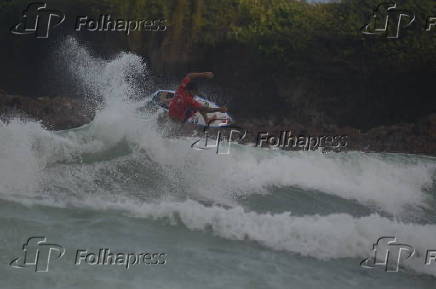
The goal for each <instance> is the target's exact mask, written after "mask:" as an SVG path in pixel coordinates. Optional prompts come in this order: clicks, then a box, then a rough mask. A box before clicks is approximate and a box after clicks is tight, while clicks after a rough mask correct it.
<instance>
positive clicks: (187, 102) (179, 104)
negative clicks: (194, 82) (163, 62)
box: [169, 77, 202, 121]
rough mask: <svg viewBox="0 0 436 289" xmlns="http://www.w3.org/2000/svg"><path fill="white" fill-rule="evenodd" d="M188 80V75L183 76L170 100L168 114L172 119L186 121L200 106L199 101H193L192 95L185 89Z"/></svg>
mask: <svg viewBox="0 0 436 289" xmlns="http://www.w3.org/2000/svg"><path fill="white" fill-rule="evenodd" d="M190 81H191V79H190V78H189V77H185V78H183V80H182V83H181V84H180V86H179V88H178V89H177V90H176V93H175V96H174V98H173V99H172V100H171V102H170V105H169V115H170V117H171V118H173V119H177V120H180V121H186V120H187V119H188V118H190V117H191V116H192V115H193V114H194V113H195V111H196V110H197V108H199V107H202V105H201V103H199V102H197V101H195V100H194V99H193V95H192V94H190V93H188V92H187V91H186V90H185V89H186V85H187V84H188V83H189V82H190Z"/></svg>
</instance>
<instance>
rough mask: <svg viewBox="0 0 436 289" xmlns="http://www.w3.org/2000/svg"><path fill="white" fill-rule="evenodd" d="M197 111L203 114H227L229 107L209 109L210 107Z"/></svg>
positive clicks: (202, 107)
mask: <svg viewBox="0 0 436 289" xmlns="http://www.w3.org/2000/svg"><path fill="white" fill-rule="evenodd" d="M197 110H198V111H199V112H200V113H201V114H203V113H212V112H227V107H225V106H223V107H208V106H201V107H198V108H197Z"/></svg>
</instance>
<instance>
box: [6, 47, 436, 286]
mask: <svg viewBox="0 0 436 289" xmlns="http://www.w3.org/2000/svg"><path fill="white" fill-rule="evenodd" d="M56 55H57V57H58V58H59V60H60V61H64V62H65V64H66V67H67V68H68V69H67V70H66V71H65V73H68V74H69V77H71V79H73V80H74V81H75V83H77V85H78V89H82V90H83V91H86V97H89V98H92V99H93V100H94V101H96V102H99V104H100V110H99V111H98V112H97V115H96V117H95V119H94V120H93V121H92V122H91V123H90V124H88V125H85V126H83V127H80V128H76V129H71V130H66V131H60V132H52V131H48V130H46V129H45V128H44V127H43V126H42V125H41V124H40V123H38V122H35V121H32V120H25V119H20V118H16V119H11V120H10V121H8V122H7V123H6V122H1V123H0V232H1V233H0V280H1V283H0V284H1V286H0V287H1V288H8V289H14V288H17V289H18V288H19V289H22V288H193V289H194V288H301V289H306V288H338V289H340V288H371V287H377V288H395V289H401V288H434V286H435V284H436V283H435V282H436V264H432V265H427V266H426V265H425V264H424V263H425V262H424V259H425V254H426V252H427V250H435V249H436V214H435V210H434V205H435V193H436V184H435V179H436V178H435V176H436V159H435V158H433V157H427V156H415V155H406V154H376V153H371V154H370V153H360V152H348V153H331V154H330V153H328V154H323V153H321V152H317V151H315V152H287V151H277V150H268V149H257V148H253V147H249V146H239V145H234V146H232V149H231V153H230V154H229V155H217V154H215V153H214V152H213V151H212V150H203V151H198V150H193V149H192V148H191V144H192V143H193V142H194V141H195V140H196V139H197V138H194V137H168V136H167V134H166V133H165V127H162V126H160V125H158V123H157V117H158V116H157V114H156V113H151V112H144V111H143V110H141V109H139V108H140V107H142V106H143V101H142V100H139V101H138V99H141V96H143V94H144V91H145V89H144V87H143V85H144V84H143V83H142V84H140V85H139V84H138V82H137V80H138V79H141V78H147V75H148V73H149V72H148V69H147V64H146V63H144V62H143V61H142V59H141V58H140V57H138V56H136V55H134V54H129V53H121V54H119V55H118V56H117V57H115V58H113V59H109V60H107V59H106V60H104V59H100V58H98V57H95V56H93V55H92V53H91V52H90V51H89V50H88V49H87V48H86V47H84V46H82V45H81V44H79V43H78V42H77V41H76V40H74V39H72V38H70V39H67V40H66V41H65V42H64V43H62V44H61V45H60V47H59V48H58V51H57V52H56ZM146 86H147V87H146V88H147V89H149V90H152V89H153V88H154V87H153V83H151V82H150V83H147V84H146ZM36 236H43V237H46V238H47V242H48V243H50V244H57V245H60V246H62V247H63V248H64V249H65V255H63V256H62V257H61V258H56V257H53V256H52V257H50V264H49V267H48V268H49V270H48V272H35V266H32V265H31V264H28V266H25V267H24V268H13V267H11V266H10V265H9V264H10V262H11V261H12V260H13V259H14V258H16V257H20V256H21V257H22V256H23V254H24V252H23V244H24V243H26V241H27V240H28V239H29V238H30V237H36ZM383 236H395V237H396V238H397V239H398V241H401V243H405V244H409V245H411V246H413V247H414V248H415V250H416V253H415V255H414V257H413V258H410V259H408V260H406V261H405V262H403V263H402V265H401V266H400V270H399V272H396V273H393V272H385V271H384V270H383V268H382V267H380V268H374V269H367V268H362V267H361V266H360V262H361V261H362V260H363V259H365V258H368V257H369V256H370V253H371V251H370V250H371V248H372V246H373V244H374V243H375V242H376V241H377V239H378V238H380V237H383ZM100 249H109V250H110V251H111V252H120V253H124V254H128V253H138V252H158V253H160V254H164V256H165V264H156V265H146V264H135V265H131V266H130V267H129V268H128V269H126V266H125V265H123V264H121V265H116V264H115V265H99V264H96V265H92V264H90V263H86V262H84V261H83V260H82V261H83V262H82V263H81V264H79V265H77V264H75V262H76V260H77V250H87V252H97V253H98V252H99V250H100ZM40 257H41V258H42V257H43V254H42V253H40Z"/></svg>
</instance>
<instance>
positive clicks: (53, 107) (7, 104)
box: [0, 90, 93, 130]
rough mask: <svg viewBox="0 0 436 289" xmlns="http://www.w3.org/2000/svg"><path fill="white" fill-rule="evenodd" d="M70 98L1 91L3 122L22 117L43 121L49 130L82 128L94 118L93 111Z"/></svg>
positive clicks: (0, 112) (0, 103) (0, 102)
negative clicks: (25, 95)
mask: <svg viewBox="0 0 436 289" xmlns="http://www.w3.org/2000/svg"><path fill="white" fill-rule="evenodd" d="M87 108H88V107H87V105H86V104H85V103H84V102H82V101H80V100H77V99H72V98H68V97H54V98H48V97H39V98H36V99H35V98H30V97H24V96H21V95H10V94H7V93H6V92H5V91H4V90H0V116H1V118H2V119H3V120H7V118H9V117H14V116H20V117H26V118H30V119H35V120H38V121H41V122H42V124H43V125H44V126H45V127H47V128H48V129H53V130H62V129H69V128H73V127H78V126H81V125H83V124H85V123H88V122H90V121H91V120H92V118H93V112H92V110H91V109H87Z"/></svg>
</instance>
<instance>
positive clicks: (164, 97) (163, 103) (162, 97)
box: [151, 89, 233, 127]
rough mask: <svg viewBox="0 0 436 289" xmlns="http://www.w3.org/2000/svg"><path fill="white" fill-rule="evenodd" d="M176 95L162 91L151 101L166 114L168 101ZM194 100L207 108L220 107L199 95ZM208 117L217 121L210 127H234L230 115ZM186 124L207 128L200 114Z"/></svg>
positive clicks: (215, 113)
mask: <svg viewBox="0 0 436 289" xmlns="http://www.w3.org/2000/svg"><path fill="white" fill-rule="evenodd" d="M174 94H175V91H174V90H164V89H161V90H158V91H156V92H155V93H153V94H152V95H151V101H152V103H153V104H155V105H158V106H160V107H161V108H163V109H164V110H165V111H166V112H168V101H169V99H171V98H173V97H174ZM194 99H195V100H196V101H198V102H199V103H201V104H203V105H205V106H209V107H219V106H218V105H217V104H216V103H214V102H212V101H210V100H208V99H205V98H203V97H200V96H197V95H196V96H194ZM207 116H208V117H209V119H211V118H214V119H215V120H214V121H212V122H210V123H209V127H226V126H230V125H232V123H233V119H232V117H231V116H230V115H229V114H228V113H223V112H213V113H208V114H207ZM186 122H188V123H191V124H193V125H196V126H202V127H204V126H206V123H205V121H204V118H203V116H202V115H201V114H200V113H199V112H196V113H194V114H193V115H192V116H191V117H190V118H188V119H187V120H186Z"/></svg>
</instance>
